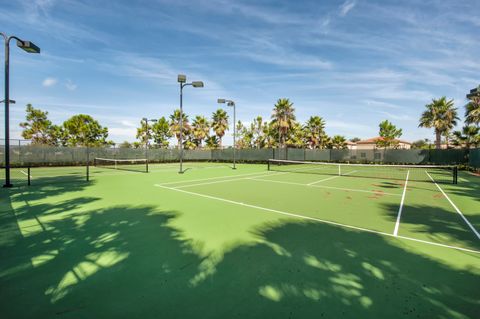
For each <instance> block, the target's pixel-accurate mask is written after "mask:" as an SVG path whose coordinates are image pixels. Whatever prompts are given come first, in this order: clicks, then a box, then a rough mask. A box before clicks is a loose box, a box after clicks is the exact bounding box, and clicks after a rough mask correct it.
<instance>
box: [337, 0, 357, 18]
mask: <svg viewBox="0 0 480 319" xmlns="http://www.w3.org/2000/svg"><path fill="white" fill-rule="evenodd" d="M355 4H356V3H355V1H350V0H348V1H345V2H344V3H343V4H342V5H341V6H340V16H341V17H344V16H346V15H347V14H348V13H349V12H350V10H352V9H353V7H355Z"/></svg>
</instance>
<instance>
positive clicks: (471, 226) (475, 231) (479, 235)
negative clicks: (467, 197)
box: [425, 171, 480, 239]
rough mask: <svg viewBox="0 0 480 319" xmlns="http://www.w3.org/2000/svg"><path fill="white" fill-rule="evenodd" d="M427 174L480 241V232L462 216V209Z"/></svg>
mask: <svg viewBox="0 0 480 319" xmlns="http://www.w3.org/2000/svg"><path fill="white" fill-rule="evenodd" d="M425 173H426V174H427V175H428V177H430V179H431V180H432V182H433V183H434V184H435V185H436V186H437V188H438V189H439V190H440V191H441V192H442V194H443V196H445V198H446V199H447V200H448V202H449V203H450V204H451V205H452V207H453V208H455V210H456V211H457V213H458V214H459V215H460V217H462V219H463V220H464V221H465V223H467V225H468V227H470V229H471V230H472V231H473V232H474V233H475V235H476V236H477V238H478V239H480V234H479V233H478V231H477V230H476V229H475V227H473V225H472V224H470V222H469V221H468V219H467V218H466V217H465V216H464V215H463V214H462V212H461V211H460V209H458V207H457V206H456V205H455V204H454V203H453V202H452V200H451V199H450V198H449V197H448V196H447V194H445V192H444V191H443V189H442V188H440V186H438V184H437V182H435V180H434V179H433V178H432V176H430V174H428V172H427V171H425Z"/></svg>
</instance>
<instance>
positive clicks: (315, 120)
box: [304, 116, 325, 149]
mask: <svg viewBox="0 0 480 319" xmlns="http://www.w3.org/2000/svg"><path fill="white" fill-rule="evenodd" d="M304 130H305V137H306V138H307V141H308V145H309V146H310V148H313V149H315V148H317V147H318V146H320V142H321V140H322V137H323V136H324V135H325V131H324V130H325V121H324V120H323V119H322V118H321V117H320V116H311V117H310V118H309V119H308V121H307V123H306V124H305V128H304Z"/></svg>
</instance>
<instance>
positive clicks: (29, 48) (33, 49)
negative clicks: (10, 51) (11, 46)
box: [17, 40, 40, 53]
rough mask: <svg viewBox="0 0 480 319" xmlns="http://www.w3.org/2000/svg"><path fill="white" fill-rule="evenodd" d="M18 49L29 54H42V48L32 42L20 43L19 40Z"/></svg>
mask: <svg viewBox="0 0 480 319" xmlns="http://www.w3.org/2000/svg"><path fill="white" fill-rule="evenodd" d="M17 47H19V48H20V49H22V50H24V51H26V52H28V53H40V48H39V47H37V46H36V45H35V44H33V42H30V41H19V40H17Z"/></svg>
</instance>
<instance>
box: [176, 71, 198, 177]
mask: <svg viewBox="0 0 480 319" xmlns="http://www.w3.org/2000/svg"><path fill="white" fill-rule="evenodd" d="M177 81H178V83H180V141H179V143H180V145H179V147H180V170H179V171H178V172H179V173H180V174H183V168H182V165H183V88H184V87H186V86H187V85H191V86H193V87H194V88H203V82H202V81H193V82H191V83H187V76H186V75H183V74H179V75H178V78H177Z"/></svg>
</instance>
